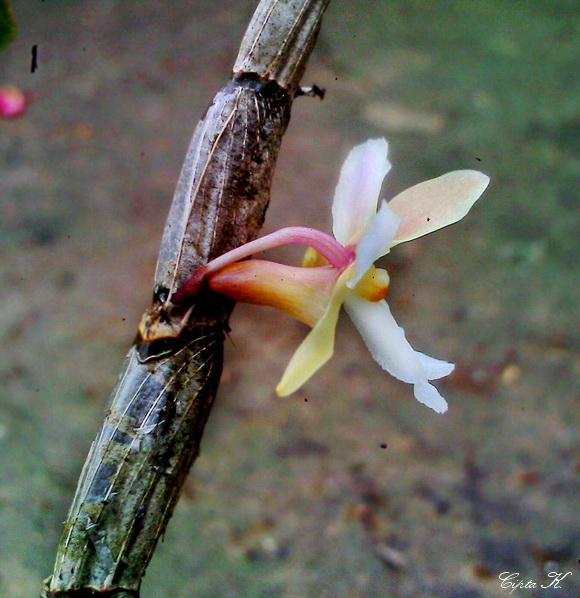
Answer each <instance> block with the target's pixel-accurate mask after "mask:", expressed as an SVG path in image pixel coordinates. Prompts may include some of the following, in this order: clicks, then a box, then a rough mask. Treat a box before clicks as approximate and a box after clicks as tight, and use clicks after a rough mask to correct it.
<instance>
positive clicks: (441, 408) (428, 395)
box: [413, 381, 448, 413]
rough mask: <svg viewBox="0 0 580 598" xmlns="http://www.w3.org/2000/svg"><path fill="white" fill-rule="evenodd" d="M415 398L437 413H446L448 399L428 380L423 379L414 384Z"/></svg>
mask: <svg viewBox="0 0 580 598" xmlns="http://www.w3.org/2000/svg"><path fill="white" fill-rule="evenodd" d="M413 390H414V393H415V398H416V399H417V400H418V401H419V402H420V403H423V405H426V406H427V407H430V408H431V409H433V411H435V412H436V413H445V412H446V411H447V408H448V405H447V401H446V400H445V399H444V398H443V397H442V396H441V395H440V394H439V391H438V390H437V389H436V388H435V387H434V386H433V385H432V384H429V383H428V382H426V381H421V382H419V383H417V384H415V385H414V386H413Z"/></svg>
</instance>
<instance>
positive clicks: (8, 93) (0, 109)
mask: <svg viewBox="0 0 580 598" xmlns="http://www.w3.org/2000/svg"><path fill="white" fill-rule="evenodd" d="M27 106H28V100H27V99H26V96H25V95H24V93H23V92H22V91H20V89H18V87H14V85H4V86H0V117H2V118H16V117H18V116H20V115H21V114H23V113H24V112H25V111H26V108H27Z"/></svg>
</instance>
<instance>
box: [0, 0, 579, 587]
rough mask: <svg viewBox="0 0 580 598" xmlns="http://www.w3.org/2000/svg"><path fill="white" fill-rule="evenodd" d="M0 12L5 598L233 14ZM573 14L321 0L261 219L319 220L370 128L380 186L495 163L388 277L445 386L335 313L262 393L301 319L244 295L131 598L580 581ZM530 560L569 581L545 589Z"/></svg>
mask: <svg viewBox="0 0 580 598" xmlns="http://www.w3.org/2000/svg"><path fill="white" fill-rule="evenodd" d="M13 4H14V7H13V8H14V13H15V18H16V21H17V23H18V26H19V32H18V35H17V38H16V39H15V41H14V42H13V43H12V44H11V45H10V46H9V47H8V48H7V49H6V50H5V51H4V52H3V53H2V54H1V55H0V84H6V83H10V84H14V85H17V86H19V87H21V88H22V89H24V90H25V91H26V92H27V93H28V94H29V97H30V106H29V109H28V111H27V112H26V114H24V115H23V116H22V117H21V118H19V119H16V120H11V121H2V122H0V160H1V162H0V163H1V175H0V177H1V178H0V210H1V218H0V231H1V232H0V260H1V261H0V272H1V283H0V284H1V291H0V293H1V297H2V306H1V310H0V335H1V339H2V352H1V357H0V374H1V380H2V383H1V389H0V596H2V597H6V598H25V597H26V598H28V597H30V596H35V595H38V593H39V591H40V587H41V584H42V579H43V578H44V577H46V576H47V575H49V574H50V572H51V570H52V565H53V561H54V556H55V550H56V546H57V544H58V540H59V536H60V534H61V531H62V522H63V520H64V518H65V515H66V512H67V509H68V507H69V505H70V502H71V499H72V496H73V493H74V488H75V485H76V481H77V478H78V475H79V473H80V469H81V466H82V463H83V461H84V458H85V456H86V453H87V451H88V448H89V446H90V443H91V441H92V439H93V437H94V435H95V433H96V431H97V429H98V427H99V422H100V420H101V417H102V414H103V412H104V409H105V406H106V400H107V396H108V393H109V392H110V390H111V388H112V386H113V384H114V382H115V379H116V376H117V373H118V369H119V367H120V365H121V362H122V359H123V357H124V354H125V353H126V351H127V349H128V347H129V345H130V343H131V340H132V338H133V336H134V332H135V327H136V324H137V322H138V320H139V317H140V315H141V313H142V312H143V311H144V309H145V308H146V307H147V306H148V303H149V300H150V296H151V290H152V288H151V287H152V278H153V272H154V267H155V260H156V256H157V251H158V248H159V241H160V238H161V232H162V229H163V225H164V221H165V217H166V214H167V211H168V208H169V203H170V201H171V197H172V194H173V190H174V186H175V183H176V181H177V176H178V173H179V170H180V168H181V163H182V160H183V157H184V155H185V150H186V148H187V144H188V142H189V137H190V135H191V134H192V132H193V129H194V127H195V124H196V122H197V120H198V118H199V117H200V115H201V114H202V112H203V110H204V109H205V107H206V105H207V104H208V103H209V101H210V100H211V98H212V97H213V95H214V93H215V91H217V89H219V88H220V87H221V86H222V84H223V83H224V82H225V81H226V80H227V78H228V77H229V70H230V68H231V65H232V64H233V60H234V58H235V54H236V51H237V46H238V44H239V41H240V39H241V36H242V34H243V31H244V29H245V26H246V24H247V23H248V21H249V19H250V16H251V14H252V12H253V8H254V6H255V2H254V1H253V0H252V1H250V0H243V1H237V2H234V1H231V0H230V1H226V2H210V1H209V0H201V1H200V0H198V1H196V2H146V1H143V0H125V1H124V2H121V1H120V0H100V1H99V2H97V3H94V2H87V1H86V0H77V1H76V2H64V1H56V0H54V1H52V0H49V1H46V2H32V1H28V2H21V3H18V2H14V3H13ZM579 9H580V5H579V3H578V2H577V1H565V0H553V1H552V2H546V3H543V2H506V1H504V0H495V1H491V0H489V1H485V2H484V1H483V0H482V1H479V0H476V1H473V2H463V1H461V0H451V1H448V0H445V1H444V0H435V1H427V0H393V1H391V2H378V1H377V2H370V1H369V2H363V1H362V0H358V1H348V0H336V1H335V0H333V1H332V2H331V5H330V8H329V10H328V13H327V16H326V18H325V21H324V24H323V30H322V33H321V36H320V40H319V44H318V46H317V49H316V51H315V55H314V57H313V59H312V61H311V65H310V68H309V71H308V73H307V75H306V77H305V79H304V82H305V84H310V83H316V84H317V85H319V86H321V87H324V88H326V90H327V95H326V98H325V100H324V101H323V102H320V101H318V100H315V99H309V98H300V99H299V100H297V101H296V103H295V105H294V110H293V118H292V122H291V124H290V127H289V130H288V133H287V135H286V137H285V139H284V143H283V146H282V152H281V156H280V160H279V163H278V168H277V172H276V177H275V183H274V187H273V192H272V203H271V207H270V209H269V212H268V217H267V221H266V226H265V231H266V232H268V231H271V230H274V229H276V228H279V227H281V226H286V225H295V224H300V225H307V226H314V227H318V228H322V229H323V230H329V226H330V202H331V199H332V195H333V190H334V186H335V183H336V180H337V176H338V172H339V169H340V165H341V163H342V161H343V160H344V158H345V156H346V154H347V153H348V150H349V149H350V148H351V147H352V146H353V145H354V144H356V143H360V142H362V141H364V140H366V139H367V138H370V137H379V136H385V137H386V138H387V139H388V140H389V142H390V144H391V154H390V158H391V162H392V164H393V169H392V171H391V173H390V174H389V176H388V179H387V181H386V184H385V187H384V196H385V197H386V198H388V197H391V196H392V195H394V194H395V193H397V192H398V191H400V190H402V189H404V188H405V187H407V186H410V185H411V184H414V183H417V182H419V181H421V180H425V179H427V178H431V177H434V176H437V175H439V174H443V173H444V172H447V171H450V170H454V169H458V168H476V169H480V170H482V171H484V172H486V173H487V174H489V175H490V176H491V178H492V184H491V186H490V188H489V189H488V191H487V192H486V194H485V196H484V198H483V199H482V200H481V201H480V202H479V203H478V204H477V205H476V207H475V208H474V209H473V210H472V212H471V213H470V215H469V216H468V217H467V218H466V219H465V220H463V221H462V222H460V223H459V224H457V225H455V226H454V227H452V228H449V229H446V230H444V231H440V232H438V233H436V234H434V235H431V236H429V237H427V238H425V239H422V240H419V241H415V242H413V243H409V244H406V245H404V246H400V247H398V248H397V249H395V250H393V252H392V253H391V255H389V256H388V257H387V259H385V260H384V264H383V265H384V267H386V268H387V269H388V270H389V273H390V274H391V280H392V282H391V288H390V291H389V297H388V299H389V302H390V304H391V307H392V309H393V312H394V314H395V317H396V318H397V320H398V321H399V323H401V324H402V325H403V326H404V327H405V329H406V331H407V334H408V336H409V338H410V340H411V341H412V344H413V345H414V346H415V348H417V349H419V350H422V351H425V352H426V353H428V354H431V355H434V356H436V357H440V358H443V359H447V360H449V361H453V362H455V363H456V364H457V368H456V372H454V373H453V375H452V376H450V377H449V378H448V379H446V380H444V381H441V382H440V383H439V384H438V387H439V388H440V390H441V391H442V393H443V394H444V396H445V397H446V398H447V400H448V402H449V404H450V409H449V412H448V413H447V414H445V415H443V416H441V415H437V414H435V413H434V412H432V411H430V410H428V409H427V408H425V407H423V406H422V405H420V404H418V403H417V402H416V401H415V400H414V399H413V396H412V389H411V388H410V387H409V386H408V385H405V384H403V383H399V382H397V381H395V380H393V379H392V378H391V377H389V376H388V375H387V374H386V373H385V372H383V371H382V370H381V369H380V368H379V367H378V366H377V365H376V364H375V362H374V361H373V360H372V358H371V356H370V355H369V353H368V351H367V350H366V349H365V347H364V345H363V343H362V341H361V340H360V338H359V337H358V336H357V333H356V331H355V329H354V327H353V326H352V325H351V323H350V322H349V321H347V318H346V317H344V318H342V319H341V321H340V325H339V329H338V338H337V347H336V354H335V356H334V358H333V360H332V361H331V362H330V363H329V364H327V366H326V367H325V368H324V369H323V370H322V371H320V372H319V373H318V374H317V375H316V376H315V377H314V378H312V380H311V381H309V382H308V384H307V385H306V386H305V387H304V389H303V391H302V392H299V393H296V394H295V395H293V396H291V397H289V398H285V399H280V398H278V397H276V396H275V394H274V392H273V389H274V386H275V384H276V383H277V381H278V379H279V377H280V375H281V373H282V372H283V370H284V367H285V364H286V363H287V361H288V359H289V358H290V356H291V354H292V352H293V350H294V349H295V347H296V346H297V345H298V343H299V342H300V340H301V339H302V338H303V336H304V334H305V329H304V327H303V326H302V325H300V324H298V323H295V322H294V321H291V320H290V319H289V318H287V317H286V316H284V315H282V314H279V313H277V312H274V311H271V310H267V309H263V308H256V307H251V306H238V307H237V308H236V311H235V314H234V317H233V319H232V322H231V326H232V332H231V338H230V340H228V342H227V350H226V365H225V370H224V375H223V378H222V384H221V387H220V392H219V395H218V399H217V405H216V407H215V408H214V411H213V413H212V415H211V417H210V422H209V424H208V428H207V430H206V435H205V438H204V442H203V446H202V449H203V450H202V455H201V457H200V458H199V459H198V461H197V463H196V464H195V467H194V469H193V470H192V473H191V475H190V477H189V481H188V484H187V487H186V490H185V493H184V495H183V497H182V499H181V501H180V503H179V505H178V507H177V509H176V512H175V514H174V516H173V519H172V521H171V522H170V525H169V529H168V532H167V535H166V537H165V540H164V542H163V543H162V544H160V545H159V547H158V550H157V552H156V554H155V556H154V558H153V561H152V563H151V566H150V569H149V571H148V574H147V576H146V578H145V580H144V583H143V586H142V595H143V598H153V597H155V598H214V597H220V598H230V597H251V598H253V597H267V596H271V597H276V598H306V597H311V596H317V597H319V596H320V597H328V598H331V597H332V598H334V597H336V598H346V597H348V598H359V597H360V598H374V597H377V598H379V597H380V598H383V597H387V598H389V597H395V598H399V597H401V598H415V597H427V598H478V597H495V596H504V595H509V593H510V589H509V588H506V587H504V588H502V587H501V580H500V579H499V576H500V574H502V573H504V572H510V573H517V574H518V576H519V577H518V578H517V580H516V581H518V580H519V581H523V582H524V583H525V582H527V581H531V582H533V583H534V584H535V586H536V587H531V586H530V587H528V588H527V589H525V588H521V587H520V588H518V589H516V590H515V591H514V592H513V593H512V594H511V595H512V596H529V597H530V598H540V597H541V598H544V597H545V598H551V597H556V596H557V597H558V598H573V597H575V596H579V595H580V564H579V562H578V559H579V557H580V527H579V517H578V513H579V497H580V479H579V474H580V452H579V444H580V442H579V440H580V436H579V434H578V420H579V417H578V412H579V409H578V407H579V399H580V385H579V384H578V377H579V375H580V335H579V333H580V310H579V308H578V305H579V303H580V284H579V280H580V278H579V270H580V269H579V266H578V250H579V245H580V244H579V242H578V230H579V219H580V218H579V214H580V203H579V194H578V183H579V182H580V112H579V108H578V97H579V92H580V79H579V78H578V76H577V68H578V61H579V59H580V43H579V41H580V35H579V30H580V20H579V18H578V14H579ZM33 45H36V46H37V54H38V68H37V69H36V70H35V72H34V73H31V72H30V70H31V69H30V63H31V48H32V46H33ZM276 255H277V257H279V258H281V259H283V260H285V261H288V262H292V261H294V262H295V261H298V260H299V259H300V252H299V251H298V250H296V251H295V250H294V249H290V250H287V251H281V252H278V253H277V254H276ZM305 399H308V400H307V401H305ZM385 444H386V448H382V446H381V445H385ZM550 572H560V573H567V572H570V573H571V574H570V575H567V576H566V577H565V579H563V580H562V581H561V583H560V585H561V588H560V589H556V588H554V587H553V586H551V587H544V588H542V587H541V586H542V585H544V586H548V585H549V584H550V582H551V581H553V578H552V579H550V578H549V577H548V573H550Z"/></svg>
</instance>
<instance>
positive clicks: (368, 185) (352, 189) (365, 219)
mask: <svg viewBox="0 0 580 598" xmlns="http://www.w3.org/2000/svg"><path fill="white" fill-rule="evenodd" d="M388 147H389V146H388V143H387V142H386V140H385V139H370V140H369V141H367V142H366V143H363V144H361V145H357V146H356V147H354V148H353V149H352V150H351V152H350V154H349V155H348V157H347V159H346V161H345V163H344V164H343V166H342V170H341V171H340V177H339V179H338V185H337V186H336V191H335V193H334V202H333V204H332V218H333V226H332V231H333V233H334V237H335V238H336V240H337V241H338V242H339V243H342V244H343V245H344V246H346V245H350V244H352V243H356V242H357V241H358V240H359V239H360V237H361V236H362V234H363V232H364V231H365V229H366V227H367V226H368V225H369V223H370V222H371V220H372V219H373V218H374V216H375V213H376V209H377V203H378V199H379V193H380V191H381V185H382V184H383V179H384V178H385V175H386V174H387V172H389V170H390V168H391V165H390V164H389V161H388V160H387V150H388Z"/></svg>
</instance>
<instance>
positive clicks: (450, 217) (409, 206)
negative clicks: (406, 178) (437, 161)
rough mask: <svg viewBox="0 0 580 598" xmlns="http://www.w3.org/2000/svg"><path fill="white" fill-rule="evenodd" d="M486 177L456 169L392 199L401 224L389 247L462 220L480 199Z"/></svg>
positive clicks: (486, 183)
mask: <svg viewBox="0 0 580 598" xmlns="http://www.w3.org/2000/svg"><path fill="white" fill-rule="evenodd" d="M488 184H489V177H488V176H487V175H485V174H483V173H482V172H478V171H476V170H455V171H454V172H448V173H447V174H444V175H443V176H440V177H437V178H436V179H431V180H430V181H425V182H423V183H419V184H418V185H415V186H414V187H410V188H409V189H406V190H405V191H403V192H402V193H399V195H397V196H396V197H394V198H393V199H391V201H390V202H389V207H390V208H391V209H392V210H393V211H394V212H396V213H397V214H399V216H400V217H401V224H400V225H399V228H398V230H397V234H396V235H395V239H394V241H393V243H392V244H391V247H392V246H394V245H397V244H398V243H404V242H405V241H411V240H412V239H416V238H417V237H422V236H423V235H426V234H428V233H432V232H433V231H436V230H438V229H440V228H443V227H444V226H449V225H450V224H453V223H454V222H457V221H458V220H461V219H462V218H463V217H464V216H465V215H466V214H467V212H469V210H470V208H471V206H472V205H473V204H474V203H475V202H476V201H477V200H478V199H479V198H480V197H481V194H482V193H483V192H484V191H485V189H486V187H487V186H488Z"/></svg>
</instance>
